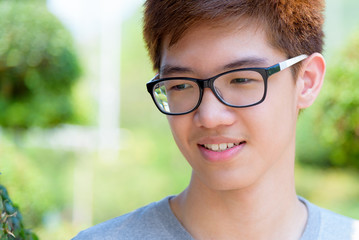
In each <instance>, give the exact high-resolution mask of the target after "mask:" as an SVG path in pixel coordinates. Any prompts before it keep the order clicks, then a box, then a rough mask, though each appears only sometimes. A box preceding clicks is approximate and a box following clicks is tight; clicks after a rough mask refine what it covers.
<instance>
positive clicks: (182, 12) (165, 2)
mask: <svg viewBox="0 0 359 240" xmlns="http://www.w3.org/2000/svg"><path fill="white" fill-rule="evenodd" d="M324 5H325V4H324V0H147V1H146V2H145V5H144V6H145V11H144V28H143V34H144V39H145V42H146V45H147V49H148V51H149V55H150V57H151V60H152V63H153V67H154V69H155V70H158V69H159V68H160V59H161V47H162V44H163V39H164V37H166V36H169V37H170V46H171V45H173V44H175V43H176V42H177V41H178V40H179V39H180V38H181V37H182V36H183V35H184V34H185V32H186V31H187V30H188V29H189V28H190V27H192V26H193V25H195V24H196V23H199V22H209V23H211V22H212V23H214V22H226V21H232V20H233V19H238V18H241V17H249V18H250V19H253V20H256V21H258V23H259V24H263V25H264V29H265V31H266V33H267V36H268V39H269V41H270V43H271V45H273V46H274V47H275V48H277V49H279V50H281V51H282V52H284V53H285V54H286V55H287V57H288V58H289V57H294V56H297V55H300V54H308V55H310V54H312V53H314V52H319V53H320V52H322V49H323V37H324V33H323V29H322V25H323V22H324V20H323V19H324V18H323V11H324ZM295 71H296V70H295Z"/></svg>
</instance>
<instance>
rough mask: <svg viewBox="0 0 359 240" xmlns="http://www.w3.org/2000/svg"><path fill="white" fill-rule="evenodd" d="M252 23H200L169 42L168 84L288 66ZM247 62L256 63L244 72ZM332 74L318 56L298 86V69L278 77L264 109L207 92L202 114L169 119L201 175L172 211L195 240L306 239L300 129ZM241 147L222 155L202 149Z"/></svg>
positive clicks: (164, 61)
mask: <svg viewBox="0 0 359 240" xmlns="http://www.w3.org/2000/svg"><path fill="white" fill-rule="evenodd" d="M238 22H239V21H238ZM246 23H247V24H245V25H244V24H243V23H237V24H238V25H234V24H230V25H227V26H226V27H223V26H222V27H209V26H208V25H209V24H198V25H196V26H195V27H192V28H190V29H189V31H188V32H186V34H185V35H184V36H183V37H182V38H181V39H180V40H179V41H178V42H177V43H176V44H175V45H173V46H170V47H169V45H168V43H169V38H166V39H165V41H164V43H163V46H162V57H161V68H160V74H161V77H174V76H177V77H178V76H182V77H194V78H203V79H205V78H209V77H211V76H214V75H216V74H218V73H221V72H224V71H226V70H230V69H235V68H241V67H268V66H272V65H274V64H277V63H279V62H281V61H284V60H286V59H287V58H286V55H285V54H284V53H283V52H282V51H280V50H278V49H274V48H273V47H271V45H270V44H269V43H268V40H267V37H266V34H265V31H264V30H263V29H261V28H260V27H257V26H256V25H255V24H251V23H250V22H246ZM242 60H250V61H249V63H247V64H245V65H238V64H237V63H238V61H242ZM253 60H255V61H253ZM247 62H248V61H247ZM324 72H325V63H324V59H323V57H322V56H321V55H320V54H318V53H316V54H313V55H311V56H310V57H309V58H307V59H306V60H305V61H303V62H302V68H301V70H300V72H299V75H298V77H297V79H293V75H292V73H291V70H290V69H285V70H283V71H281V72H279V73H277V74H275V75H273V76H271V77H270V78H269V80H268V94H267V97H266V100H265V101H264V102H263V103H261V104H259V105H257V106H253V107H249V108H241V109H240V108H232V107H228V106H225V105H224V104H222V103H221V102H219V101H218V99H217V98H216V97H215V96H214V94H213V93H212V92H211V91H210V90H209V89H205V91H204V96H203V100H202V103H201V105H200V106H199V108H198V109H197V110H195V111H194V112H192V113H189V114H186V115H182V116H168V122H169V124H170V127H171V130H172V134H173V137H174V139H175V141H176V143H177V145H178V147H179V149H180V150H181V152H182V154H183V155H184V157H185V158H186V159H187V161H188V163H189V164H190V165H191V167H192V169H193V171H192V176H191V182H190V184H189V186H188V188H187V189H185V190H184V191H183V192H182V193H181V194H179V195H178V196H176V197H175V198H173V199H172V200H171V202H170V205H171V208H172V210H173V212H174V214H175V215H176V217H177V218H178V219H179V221H180V222H181V223H182V225H183V226H184V227H185V228H186V230H187V231H188V232H189V233H190V234H191V235H192V236H193V237H194V238H195V239H206V240H208V239H252V240H260V239H266V240H268V239H275V240H280V239H283V240H284V239H285V240H288V239H300V236H301V234H302V232H303V230H304V228H305V223H306V220H307V211H306V208H305V206H304V205H303V204H302V203H301V202H300V201H299V200H298V199H297V196H296V192H295V184H294V158H295V130H296V122H297V117H298V113H299V110H300V109H303V108H306V107H308V106H310V105H311V104H312V103H313V101H314V100H315V98H316V96H317V95H318V93H319V91H320V88H321V85H322V81H323V77H324ZM240 142H242V144H241V145H239V146H237V147H235V148H234V149H232V150H230V151H226V152H222V153H215V152H213V151H210V150H205V149H204V148H203V147H202V145H203V144H220V143H240Z"/></svg>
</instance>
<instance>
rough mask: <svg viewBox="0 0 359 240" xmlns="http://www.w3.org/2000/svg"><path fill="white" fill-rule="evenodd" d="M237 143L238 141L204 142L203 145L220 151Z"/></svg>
mask: <svg viewBox="0 0 359 240" xmlns="http://www.w3.org/2000/svg"><path fill="white" fill-rule="evenodd" d="M237 145H239V144H238V143H221V144H204V147H205V148H207V149H209V150H212V151H215V152H221V151H224V150H227V149H228V148H232V147H234V146H237Z"/></svg>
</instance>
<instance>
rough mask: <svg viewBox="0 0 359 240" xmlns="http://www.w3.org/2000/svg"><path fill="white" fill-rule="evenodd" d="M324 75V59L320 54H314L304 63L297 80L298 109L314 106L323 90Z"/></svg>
mask: <svg viewBox="0 0 359 240" xmlns="http://www.w3.org/2000/svg"><path fill="white" fill-rule="evenodd" d="M324 75H325V60H324V57H323V56H322V55H321V54H320V53H313V54H312V55H311V56H309V57H308V58H307V59H306V60H305V61H304V62H303V65H302V68H301V70H300V72H299V76H298V79H297V87H298V109H304V108H307V107H309V106H311V105H312V104H313V102H314V101H315V99H316V98H317V96H318V94H319V92H320V90H321V88H322V85H323V81H324Z"/></svg>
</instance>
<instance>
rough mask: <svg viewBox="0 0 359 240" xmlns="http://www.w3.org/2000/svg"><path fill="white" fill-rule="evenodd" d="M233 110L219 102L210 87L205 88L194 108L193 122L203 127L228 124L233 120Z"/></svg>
mask: <svg viewBox="0 0 359 240" xmlns="http://www.w3.org/2000/svg"><path fill="white" fill-rule="evenodd" d="M235 110H236V109H235V108H232V107H229V106H226V105H224V104H223V103H222V102H220V101H219V100H218V99H217V97H216V96H215V95H214V93H213V92H212V91H211V89H209V88H205V89H204V91H203V97H202V102H201V104H200V106H199V107H198V108H197V109H196V110H195V115H194V123H195V125H196V126H197V127H204V128H217V127H220V126H229V125H232V124H233V123H234V121H235Z"/></svg>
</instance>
